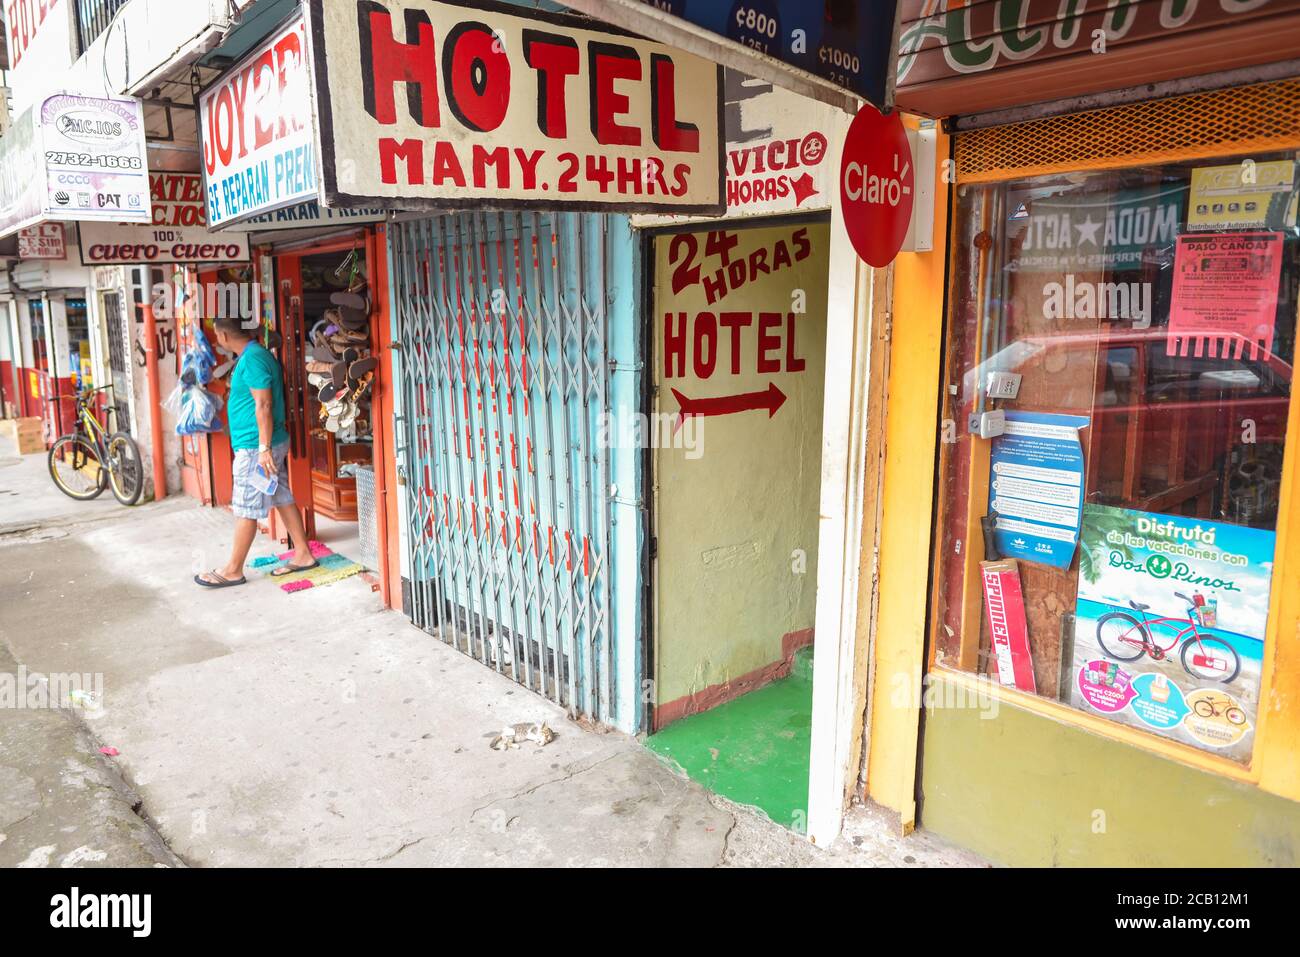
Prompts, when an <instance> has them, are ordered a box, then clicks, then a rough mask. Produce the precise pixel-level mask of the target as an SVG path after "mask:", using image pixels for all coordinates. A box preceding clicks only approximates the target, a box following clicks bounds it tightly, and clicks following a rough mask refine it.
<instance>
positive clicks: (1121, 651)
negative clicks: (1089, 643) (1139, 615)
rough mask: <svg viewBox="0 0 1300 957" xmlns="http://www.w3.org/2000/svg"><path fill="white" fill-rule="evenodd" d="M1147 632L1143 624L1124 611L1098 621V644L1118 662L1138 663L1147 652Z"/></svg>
mask: <svg viewBox="0 0 1300 957" xmlns="http://www.w3.org/2000/svg"><path fill="white" fill-rule="evenodd" d="M1148 640H1149V639H1148V638H1147V632H1146V629H1145V628H1144V627H1142V622H1140V621H1138V620H1137V619H1136V618H1134V617H1133V616H1132V615H1130V614H1127V613H1125V612H1122V611H1112V612H1108V613H1107V614H1104V615H1102V616H1101V617H1100V618H1098V619H1097V644H1099V645H1101V650H1102V651H1104V652H1105V653H1106V654H1107V655H1108V656H1109V657H1111V658H1114V659H1115V660H1117V661H1137V660H1138V659H1139V658H1141V657H1142V653H1143V652H1144V651H1146V650H1147V642H1148Z"/></svg>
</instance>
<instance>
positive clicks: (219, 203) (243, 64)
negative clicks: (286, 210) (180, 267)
mask: <svg viewBox="0 0 1300 957" xmlns="http://www.w3.org/2000/svg"><path fill="white" fill-rule="evenodd" d="M199 131H200V136H201V137H202V139H203V174H204V180H205V189H204V196H205V198H206V202H207V215H208V221H209V222H210V223H211V224H212V226H213V227H221V226H225V225H228V224H230V223H235V222H239V221H241V220H245V219H248V218H250V217H252V216H257V215H259V214H261V213H265V212H268V211H270V210H274V209H279V208H281V207H283V206H289V205H292V204H295V203H300V202H303V201H304V200H314V199H315V198H316V190H317V185H318V184H317V177H316V149H315V142H314V134H313V131H312V108H311V86H310V71H309V70H308V61H307V39H306V32H305V29H304V27H303V21H302V19H301V18H300V17H299V18H297V19H295V20H293V21H291V22H289V23H288V24H286V25H285V26H284V27H282V28H281V29H280V30H278V31H277V32H276V33H275V34H274V35H272V36H271V38H270V39H268V40H267V41H266V42H265V43H263V44H262V45H261V46H260V47H258V48H257V49H256V50H254V51H253V52H252V53H250V54H249V55H248V56H246V57H245V58H244V59H243V60H241V61H240V62H239V63H238V64H236V66H235V67H233V68H232V69H231V70H229V71H228V72H226V73H224V74H222V76H221V77H220V78H219V79H218V80H217V81H216V82H215V83H213V84H212V85H211V86H209V87H207V88H206V89H204V91H203V92H202V93H201V94H200V96H199Z"/></svg>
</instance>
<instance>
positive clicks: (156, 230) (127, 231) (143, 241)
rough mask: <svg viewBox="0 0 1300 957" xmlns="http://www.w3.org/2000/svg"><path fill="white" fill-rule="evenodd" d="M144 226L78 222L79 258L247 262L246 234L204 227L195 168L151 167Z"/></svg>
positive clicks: (90, 261) (93, 261)
mask: <svg viewBox="0 0 1300 957" xmlns="http://www.w3.org/2000/svg"><path fill="white" fill-rule="evenodd" d="M149 193H150V199H151V206H150V215H151V218H152V222H151V224H150V225H148V226H138V225H123V224H121V223H82V224H81V226H80V228H79V230H78V233H79V237H80V243H79V245H80V247H81V262H82V265H85V266H109V265H119V266H122V265H142V264H145V263H189V264H198V263H223V262H246V261H247V260H248V258H249V252H248V237H247V236H240V235H231V236H225V235H221V234H218V233H213V232H212V231H211V230H209V229H208V227H207V220H206V218H205V206H206V204H205V203H204V199H203V178H202V177H201V176H200V175H199V174H198V173H154V174H153V175H151V176H150V177H149Z"/></svg>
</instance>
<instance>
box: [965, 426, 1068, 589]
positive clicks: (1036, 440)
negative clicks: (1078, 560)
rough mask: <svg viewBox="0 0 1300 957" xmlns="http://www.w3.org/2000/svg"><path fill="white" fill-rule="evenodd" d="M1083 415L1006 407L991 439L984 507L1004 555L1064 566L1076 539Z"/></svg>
mask: <svg viewBox="0 0 1300 957" xmlns="http://www.w3.org/2000/svg"><path fill="white" fill-rule="evenodd" d="M1087 424H1088V417H1087V416H1083V415H1056V414H1053V413H1048V412H1017V411H1008V412H1007V413H1006V429H1005V431H1004V432H1003V433H1002V435H999V436H998V437H997V438H995V439H993V448H992V451H991V454H990V458H989V473H990V474H989V507H990V508H991V509H992V510H993V511H994V512H996V513H997V525H996V526H995V530H994V533H993V538H994V541H995V542H996V543H997V547H998V551H999V552H1001V553H1002V555H1003V557H1005V558H1019V559H1022V560H1024V561H1030V562H1041V563H1042V564H1044V565H1052V566H1054V567H1056V568H1069V567H1070V563H1071V562H1072V561H1074V550H1075V547H1076V546H1077V545H1078V544H1079V521H1080V516H1081V514H1082V509H1083V447H1082V445H1081V444H1080V442H1079V430H1080V429H1081V428H1083V427H1084V426H1086V425H1087Z"/></svg>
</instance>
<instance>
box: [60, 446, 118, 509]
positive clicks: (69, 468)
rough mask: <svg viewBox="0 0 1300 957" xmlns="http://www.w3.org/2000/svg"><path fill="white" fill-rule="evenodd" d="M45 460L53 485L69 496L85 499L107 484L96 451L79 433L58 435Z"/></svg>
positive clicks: (105, 472)
mask: <svg viewBox="0 0 1300 957" xmlns="http://www.w3.org/2000/svg"><path fill="white" fill-rule="evenodd" d="M47 461H48V462H49V468H50V478H52V479H54V485H55V487H56V488H58V490H59V491H60V492H62V493H63V494H64V495H66V496H68V497H69V498H75V499H77V500H78V501H82V502H86V501H89V500H90V499H92V498H95V497H96V496H97V495H99V494H100V493H101V492H103V491H104V489H105V488H107V487H108V473H107V471H106V470H105V469H104V468H102V467H101V466H100V463H99V453H98V452H96V451H95V446H94V445H92V444H91V443H90V442H89V441H88V440H87V439H86V437H85V436H83V435H77V434H75V433H73V434H70V435H61V436H59V437H58V438H57V439H56V440H55V441H54V445H53V446H51V448H50V454H49V457H48V460H47Z"/></svg>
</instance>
